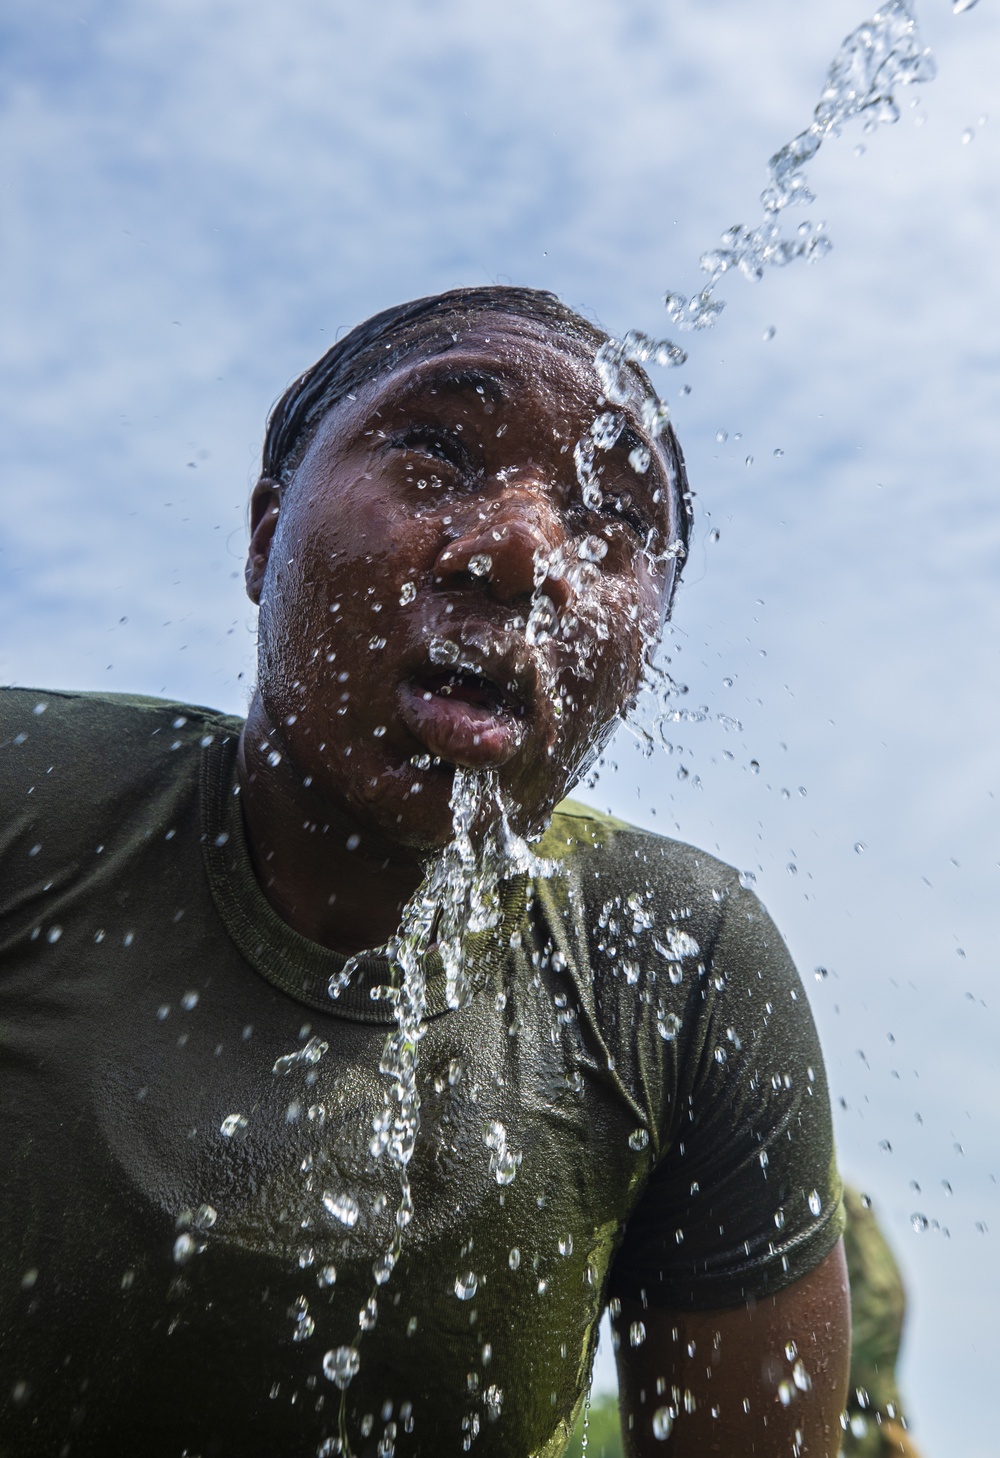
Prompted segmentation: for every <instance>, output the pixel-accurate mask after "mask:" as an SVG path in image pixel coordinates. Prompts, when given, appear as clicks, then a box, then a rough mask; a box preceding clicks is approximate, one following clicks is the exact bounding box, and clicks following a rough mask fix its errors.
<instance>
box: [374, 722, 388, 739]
mask: <svg viewBox="0 0 1000 1458" xmlns="http://www.w3.org/2000/svg"><path fill="white" fill-rule="evenodd" d="M384 735H385V725H384V724H376V726H375V728H374V729H373V730H372V736H373V738H375V739H382V738H383V737H384Z"/></svg>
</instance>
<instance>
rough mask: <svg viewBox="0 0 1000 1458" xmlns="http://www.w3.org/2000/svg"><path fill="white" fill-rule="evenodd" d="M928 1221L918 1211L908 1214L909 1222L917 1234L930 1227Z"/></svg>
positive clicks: (921, 1233)
mask: <svg viewBox="0 0 1000 1458" xmlns="http://www.w3.org/2000/svg"><path fill="white" fill-rule="evenodd" d="M930 1223H931V1222H930V1221H929V1220H928V1219H927V1216H926V1215H921V1214H920V1213H919V1212H918V1211H915V1212H914V1213H913V1214H912V1215H911V1216H910V1224H911V1225H912V1226H913V1229H914V1230H915V1231H916V1233H917V1234H918V1235H923V1233H924V1231H925V1230H928V1229H929V1228H930Z"/></svg>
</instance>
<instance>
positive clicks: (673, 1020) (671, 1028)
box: [656, 1012, 681, 1043]
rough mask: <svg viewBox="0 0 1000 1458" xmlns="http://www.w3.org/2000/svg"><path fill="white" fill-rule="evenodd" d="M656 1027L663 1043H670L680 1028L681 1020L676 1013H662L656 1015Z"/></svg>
mask: <svg viewBox="0 0 1000 1458" xmlns="http://www.w3.org/2000/svg"><path fill="white" fill-rule="evenodd" d="M656 1028H657V1032H658V1033H659V1035H660V1037H661V1038H662V1039H663V1041H664V1043H672V1042H673V1040H674V1039H675V1038H676V1037H677V1034H678V1033H679V1032H680V1030H681V1020H680V1018H679V1017H678V1016H677V1014H676V1013H673V1012H669V1013H664V1014H661V1015H660V1016H659V1017H657V1019H656Z"/></svg>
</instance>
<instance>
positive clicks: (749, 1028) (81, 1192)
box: [0, 690, 842, 1458]
mask: <svg viewBox="0 0 1000 1458" xmlns="http://www.w3.org/2000/svg"><path fill="white" fill-rule="evenodd" d="M240 728H241V724H240V721H239V720H237V719H234V718H229V717H226V716H223V715H220V714H216V713H212V712H210V711H208V710H205V709H199V708H191V707H189V706H184V705H176V704H171V703H165V702H161V701H158V700H153V699H137V698H128V697H124V696H116V695H97V694H90V695H84V694H57V693H47V692H45V693H41V692H34V691H28V690H5V691H3V692H2V693H0V1172H2V1186H0V1458H36V1455H37V1458H58V1455H65V1458H91V1455H93V1458H97V1455H100V1458H119V1455H121V1458H125V1455H128V1458H134V1455H139V1454H141V1455H143V1458H182V1455H187V1458H299V1455H301V1458H312V1455H315V1454H317V1453H323V1454H329V1453H336V1452H339V1451H341V1450H340V1448H338V1446H337V1445H338V1443H346V1444H349V1446H350V1451H352V1452H353V1453H355V1454H357V1455H359V1458H361V1455H368V1454H371V1455H374V1454H376V1453H378V1454H381V1455H383V1458H385V1455H388V1454H390V1453H393V1454H395V1455H396V1458H410V1455H421V1458H449V1455H451V1454H460V1453H463V1452H472V1453H474V1454H481V1455H482V1458H499V1455H503V1458H529V1455H535V1454H537V1455H541V1454H545V1455H555V1454H558V1453H560V1452H561V1451H562V1448H563V1446H564V1444H565V1441H566V1438H567V1436H568V1431H569V1426H570V1424H571V1422H572V1419H573V1415H574V1412H575V1410H576V1408H577V1407H578V1404H579V1400H580V1396H581V1394H582V1392H583V1391H584V1390H585V1387H586V1384H587V1381H588V1377H589V1372H590V1366H591V1361H592V1357H593V1351H594V1344H595V1340H596V1331H597V1324H598V1320H599V1317H600V1313H601V1311H602V1309H603V1307H604V1306H605V1305H606V1304H607V1302H608V1300H609V1299H610V1298H611V1297H612V1296H614V1295H615V1294H621V1295H629V1296H633V1297H642V1296H644V1297H645V1299H646V1300H647V1301H648V1302H649V1303H650V1304H652V1305H656V1306H663V1307H667V1308H671V1307H674V1308H688V1309H691V1308H703V1309H713V1308H720V1307H726V1306H734V1305H738V1304H740V1303H742V1302H743V1301H744V1300H746V1299H748V1298H753V1297H760V1296H762V1295H764V1294H765V1293H768V1292H773V1291H776V1290H779V1289H780V1288H782V1287H784V1286H786V1285H788V1284H790V1283H791V1282H793V1281H795V1280H797V1279H798V1278H799V1277H801V1276H803V1275H804V1274H805V1273H807V1272H808V1271H809V1270H811V1269H812V1268H814V1267H815V1266H816V1265H817V1264H818V1263H819V1262H820V1261H821V1260H822V1259H823V1258H824V1256H825V1255H826V1254H827V1253H828V1252H829V1251H830V1249H831V1248H832V1246H833V1245H834V1243H835V1241H836V1239H837V1237H838V1236H839V1234H840V1231H841V1224H842V1214H841V1205H840V1182H839V1179H838V1177H837V1173H836V1168H835V1163H834V1155H833V1143H832V1135H831V1123H830V1112H829V1106H828V1098H827V1089H826V1082H825V1078H824V1073H823V1064H822V1058H821V1055H820V1051H819V1047H818V1044H817V1040H816V1033H815V1029H814V1027H813V1022H812V1018H811V1016H810V1012H809V1008H808V1005H807V1002H806V998H805V995H804V992H803V990H802V987H801V985H800V983H799V980H798V977H797V975H796V973H795V970H794V968H793V966H792V964H791V961H790V959H789V957H788V953H787V951H786V950H785V947H784V945H783V943H782V941H781V939H780V937H779V935H778V933H777V932H776V931H775V929H774V926H773V924H772V923H771V921H770V920H769V918H768V916H767V914H766V913H765V912H764V910H763V909H762V907H761V906H760V904H759V902H758V901H757V900H756V899H755V897H754V896H753V895H751V894H750V893H749V892H747V891H745V890H744V889H742V888H741V886H740V884H739V880H738V878H737V876H736V875H735V873H734V872H733V871H732V870H731V869H730V868H728V867H726V866H724V865H722V864H720V863H719V862H718V861H716V860H714V859H713V858H712V857H710V856H707V855H705V854H703V853H702V852H700V851H697V850H694V849H692V848H691V847H688V846H683V845H679V844H677V843H675V842H672V841H669V840H666V839H663V838H661V837H658V836H654V835H650V834H647V833H645V832H642V831H639V830H636V829H633V828H631V827H629V826H627V825H624V824H622V823H620V822H618V821H613V820H610V819H608V818H606V817H602V816H599V815H597V814H595V813H594V812H592V811H590V810H587V809H586V808H584V807H582V806H575V805H572V804H569V803H567V804H566V805H564V806H563V807H561V808H560V810H559V812H558V813H557V814H556V816H555V817H554V819H553V822H552V826H551V829H550V830H549V832H548V833H547V835H546V837H545V839H544V841H543V843H542V846H541V851H542V853H543V854H545V855H547V856H549V857H551V858H554V859H555V860H557V861H558V863H559V865H558V870H557V871H556V873H555V874H553V875H552V876H550V877H549V878H547V879H544V880H541V879H540V880H537V881H535V882H532V883H529V882H528V881H527V878H525V877H515V878H513V879H512V880H510V881H508V882H507V883H505V885H504V888H503V897H502V902H503V915H502V920H501V923H500V925H499V927H498V928H497V930H496V931H494V932H492V933H488V934H478V935H477V936H473V937H470V939H469V946H468V951H467V955H468V962H469V967H470V969H471V972H472V977H473V983H474V988H475V992H474V996H473V997H472V999H471V1001H470V1002H469V1003H468V1005H466V1006H464V1007H462V1008H461V1009H459V1010H448V1008H447V1005H446V1000H445V995H444V985H443V973H442V970H441V968H440V965H439V964H438V963H437V961H436V959H435V958H434V957H430V958H429V959H428V967H427V977H428V1005H429V1013H430V1016H429V1019H428V1022H427V1026H426V1031H425V1034H424V1037H423V1039H422V1041H421V1043H420V1045H419V1058H420V1062H419V1087H420V1094H421V1099H422V1113H421V1129H420V1136H419V1140H418V1144H417V1149H416V1152H415V1154H414V1157H413V1161H412V1164H411V1166H410V1175H411V1180H412V1187H413V1200H414V1206H415V1213H414V1216H413V1220H412V1223H411V1224H410V1225H409V1226H408V1228H407V1229H406V1230H405V1232H404V1239H403V1247H402V1256H401V1258H400V1261H399V1264H398V1265H397V1267H396V1269H395V1271H394V1272H393V1273H392V1276H391V1278H390V1279H389V1280H388V1282H386V1283H385V1284H384V1285H380V1286H377V1287H376V1284H375V1282H374V1280H373V1276H372V1263H373V1261H374V1260H375V1259H376V1257H377V1256H378V1255H379V1254H380V1252H382V1251H383V1250H384V1249H385V1248H386V1247H387V1246H388V1245H389V1243H390V1241H391V1237H392V1231H393V1228H394V1227H393V1222H394V1217H395V1212H396V1207H397V1202H398V1194H399V1191H398V1183H397V1179H396V1172H395V1170H394V1168H393V1166H392V1165H391V1164H390V1163H389V1162H388V1160H387V1159H386V1158H383V1159H381V1160H376V1159H374V1158H373V1156H372V1154H371V1152H370V1149H369V1145H370V1142H371V1138H372V1123H373V1120H374V1119H376V1118H377V1117H378V1116H379V1114H380V1113H381V1111H382V1109H383V1106H384V1100H385V1095H386V1090H387V1087H388V1082H389V1081H388V1080H387V1078H386V1076H385V1075H384V1074H382V1073H381V1072H380V1070H379V1061H380V1057H381V1052H382V1048H383V1045H384V1042H385V1038H386V1034H387V1032H388V1031H389V1028H390V1026H391V1024H392V1020H393V1012H392V1009H391V1006H390V1005H389V1004H388V1003H387V1002H386V1001H385V999H381V1000H380V999H379V998H378V997H377V996H375V997H373V995H372V994H373V992H375V993H377V991H378V989H379V987H381V986H383V985H384V984H386V983H388V982H389V981H390V980H391V976H392V971H391V969H390V967H389V966H388V965H387V963H386V962H385V961H384V960H383V959H381V958H379V957H377V956H372V957H369V958H363V959H361V964H360V966H359V968H358V969H357V971H356V973H355V974H354V976H353V978H352V980H351V982H350V984H349V986H348V987H347V988H346V990H345V991H344V992H343V993H342V994H341V995H340V996H339V998H337V999H336V1000H334V999H332V998H331V997H330V995H329V992H328V987H329V984H330V980H331V977H335V974H336V973H337V972H339V971H340V970H341V969H342V968H343V958H342V957H340V956H339V955H338V954H336V953H334V952H331V951H329V950H327V949H325V948H323V947H320V946H318V945H316V944H314V943H312V942H310V941H308V940H306V939H305V938H303V937H302V936H299V935H298V934H297V933H296V932H294V931H292V930H291V929H290V928H289V927H288V926H286V925H285V924H284V922H282V921H281V920H280V919H279V918H278V917H277V916H276V914H275V913H274V911H273V910H272V909H271V907H270V905H269V904H268V902H267V901H266V899H265V897H264V896H263V894H262V893H261V891H260V889H259V887H258V885H257V882H256V880H255V877H254V874H253V870H252V867H251V863H250V860H249V858H248V854H247V849H246V845H245V842H244V838H243V826H242V817H241V811H240V802H239V796H238V785H237V781H236V774H235V753H236V745H237V739H238V735H239V732H240ZM316 833H317V834H318V835H322V834H323V833H324V828H323V827H322V826H318V827H317V830H316ZM335 889H336V888H332V890H333V891H335ZM310 1039H316V1040H318V1041H317V1042H316V1043H312V1044H310ZM324 1044H325V1045H326V1047H325V1050H324V1049H323V1047H322V1045H324ZM307 1048H311V1050H312V1052H311V1054H310V1056H307V1057H303V1058H301V1059H299V1060H291V1062H290V1063H289V1062H285V1063H284V1064H281V1063H279V1060H280V1059H282V1058H284V1057H285V1055H288V1054H290V1053H295V1052H296V1051H300V1052H302V1051H304V1050H306V1049H307ZM314 1056H315V1057H316V1058H317V1061H310V1058H311V1057H314ZM276 1064H278V1071H275V1065H276ZM498 1125H499V1126H502V1135H503V1140H504V1143H505V1151H506V1154H507V1158H506V1160H504V1161H499V1160H498V1131H497V1126H498ZM512 1171H513V1179H510V1178H509V1177H510V1174H511V1172H512ZM498 1176H499V1177H502V1179H504V1180H507V1181H508V1182H507V1183H502V1182H501V1178H498ZM334 1273H335V1274H334ZM373 1293H374V1294H375V1297H376V1304H375V1309H374V1312H371V1313H370V1317H371V1316H372V1315H373V1316H374V1325H373V1327H372V1329H371V1330H368V1331H366V1332H365V1333H364V1335H363V1336H362V1338H361V1339H360V1341H356V1335H357V1332H358V1325H359V1312H360V1311H361V1309H362V1308H363V1307H364V1306H365V1305H366V1303H367V1302H368V1300H369V1298H370V1297H371V1296H372V1295H373ZM370 1317H369V1320H370ZM345 1345H346V1346H352V1345H354V1346H355V1348H356V1351H357V1355H358V1359H359V1366H358V1371H357V1374H356V1375H355V1376H354V1378H353V1380H352V1381H351V1382H350V1385H349V1386H348V1387H347V1389H346V1392H345V1394H344V1396H343V1399H342V1397H341V1392H340V1390H339V1389H338V1388H337V1387H336V1386H335V1385H334V1384H333V1383H332V1382H331V1381H330V1380H328V1378H327V1377H326V1376H325V1375H324V1356H325V1354H327V1353H330V1352H333V1351H335V1350H336V1349H337V1348H339V1347H341V1346H345ZM345 1451H346V1448H345Z"/></svg>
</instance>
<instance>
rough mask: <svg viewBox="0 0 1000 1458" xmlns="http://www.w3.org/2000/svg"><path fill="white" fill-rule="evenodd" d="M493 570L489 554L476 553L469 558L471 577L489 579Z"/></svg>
mask: <svg viewBox="0 0 1000 1458" xmlns="http://www.w3.org/2000/svg"><path fill="white" fill-rule="evenodd" d="M492 570H493V558H492V557H491V556H490V554H489V552H476V554H475V555H474V556H472V557H470V558H469V573H470V575H471V576H472V577H489V575H490V572H491V571H492Z"/></svg>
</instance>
